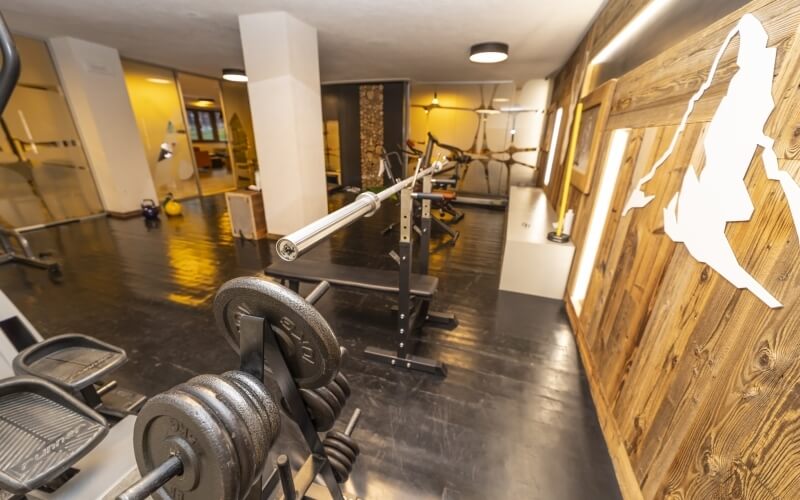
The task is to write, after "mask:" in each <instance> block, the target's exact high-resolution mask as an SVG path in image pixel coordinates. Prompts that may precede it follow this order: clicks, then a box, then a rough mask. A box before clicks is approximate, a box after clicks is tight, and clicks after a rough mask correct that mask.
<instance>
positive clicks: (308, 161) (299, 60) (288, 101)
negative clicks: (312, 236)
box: [239, 12, 328, 235]
mask: <svg viewBox="0 0 800 500" xmlns="http://www.w3.org/2000/svg"><path fill="white" fill-rule="evenodd" d="M239 31H240V33H241V37H242V49H243V52H244V62H245V70H246V72H247V76H248V79H249V82H248V84H247V90H248V94H249V96H250V109H251V111H252V117H253V130H254V133H255V138H256V151H257V153H258V160H259V168H260V176H261V187H262V194H263V197H264V209H265V211H266V216H267V229H268V231H269V232H270V233H272V234H280V235H285V234H288V233H290V232H292V231H294V230H296V229H298V228H300V227H302V226H304V225H306V224H308V223H310V222H312V221H314V220H316V219H318V218H319V217H322V216H324V215H325V214H327V211H328V205H327V192H326V184H325V148H324V142H323V132H322V99H321V96H320V93H321V89H320V81H319V55H318V52H317V31H316V29H314V28H313V27H311V26H309V25H307V24H305V23H303V22H302V21H299V20H298V19H296V18H294V17H292V16H291V15H289V14H287V13H285V12H267V13H259V14H247V15H243V16H240V17H239Z"/></svg>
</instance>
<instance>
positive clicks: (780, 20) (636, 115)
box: [608, 0, 800, 128]
mask: <svg viewBox="0 0 800 500" xmlns="http://www.w3.org/2000/svg"><path fill="white" fill-rule="evenodd" d="M747 12H754V14H755V15H756V17H758V19H759V20H760V21H761V22H762V23H763V25H764V28H765V29H766V30H767V33H768V34H769V44H770V45H771V46H772V45H775V46H777V47H778V61H777V63H776V68H780V66H781V64H782V63H783V57H784V55H785V54H786V51H787V50H786V49H787V45H788V44H790V43H791V40H792V39H793V37H794V33H795V31H796V29H797V25H798V23H800V3H797V2H785V1H783V2H782V1H777V0H761V1H756V2H751V4H748V5H747V6H745V7H743V8H741V9H739V10H738V11H736V12H734V13H733V14H731V15H729V16H727V17H725V18H724V19H722V20H720V21H718V22H717V23H714V24H713V25H711V26H709V27H708V28H706V29H705V30H703V31H701V32H700V33H698V34H696V35H695V36H693V37H690V38H688V39H686V40H684V41H682V42H681V43H679V44H677V45H675V46H673V47H672V48H671V49H669V50H667V51H665V52H663V53H662V54H660V55H659V56H657V57H655V58H653V59H651V60H649V61H648V62H646V63H644V64H642V65H641V66H639V67H638V68H636V69H634V70H632V71H630V72H629V73H627V74H625V75H623V76H622V77H620V78H619V81H618V82H617V92H616V94H615V100H614V104H613V106H612V110H611V117H610V118H609V121H608V127H609V128H620V127H652V126H659V125H674V124H677V123H678V122H679V121H680V119H681V117H682V115H683V113H684V111H685V109H686V103H687V102H688V101H689V98H690V97H691V96H692V94H694V93H695V92H696V91H697V89H698V88H699V87H700V85H701V83H702V82H703V81H704V80H705V79H706V78H707V76H708V70H709V68H710V66H711V63H712V61H713V59H714V57H715V56H716V54H717V52H718V51H719V48H720V46H721V44H722V41H723V40H724V38H725V36H727V34H728V33H729V32H730V30H731V29H732V28H733V27H734V26H735V25H736V23H738V21H739V19H740V18H741V16H742V15H744V14H745V13H747ZM738 46H739V44H738V37H737V38H735V39H734V40H733V41H732V43H731V45H730V47H728V49H727V50H726V51H725V54H724V56H723V59H722V60H721V62H720V66H719V69H718V70H717V74H716V76H715V78H714V80H713V82H712V86H711V87H710V88H709V89H708V90H707V91H706V94H705V95H704V98H703V99H701V101H700V102H698V105H697V107H696V108H695V110H694V112H693V113H692V116H691V120H692V121H693V122H703V121H708V120H710V118H711V115H712V114H713V113H714V111H715V110H716V108H717V105H718V104H719V100H720V99H721V98H722V96H724V95H725V92H726V91H727V87H728V83H729V81H730V78H731V77H732V76H733V74H734V73H735V72H736V69H737V68H736V61H735V59H736V55H737V53H738Z"/></svg>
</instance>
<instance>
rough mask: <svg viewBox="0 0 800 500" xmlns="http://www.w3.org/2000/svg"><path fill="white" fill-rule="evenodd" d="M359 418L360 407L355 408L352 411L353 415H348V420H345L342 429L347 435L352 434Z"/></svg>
mask: <svg viewBox="0 0 800 500" xmlns="http://www.w3.org/2000/svg"><path fill="white" fill-rule="evenodd" d="M360 418H361V408H356V411H354V412H353V416H352V417H350V421H348V422H347V427H345V429H344V433H345V435H347V436H350V435H351V434H353V431H354V430H355V428H356V425H358V419H360Z"/></svg>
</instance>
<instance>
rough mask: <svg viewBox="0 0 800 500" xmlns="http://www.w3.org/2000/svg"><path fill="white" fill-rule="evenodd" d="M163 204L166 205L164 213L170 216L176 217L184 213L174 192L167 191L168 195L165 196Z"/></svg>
mask: <svg viewBox="0 0 800 500" xmlns="http://www.w3.org/2000/svg"><path fill="white" fill-rule="evenodd" d="M162 205H163V206H164V213H165V214H167V215H168V216H169V217H176V216H178V215H181V214H182V213H183V208H182V207H181V204H180V203H178V200H176V199H175V197H174V196H173V195H172V193H167V197H166V198H164V202H163V203H162Z"/></svg>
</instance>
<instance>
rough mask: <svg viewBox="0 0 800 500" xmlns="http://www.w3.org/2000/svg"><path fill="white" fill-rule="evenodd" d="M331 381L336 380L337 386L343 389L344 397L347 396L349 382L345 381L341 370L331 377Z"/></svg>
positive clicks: (348, 395)
mask: <svg viewBox="0 0 800 500" xmlns="http://www.w3.org/2000/svg"><path fill="white" fill-rule="evenodd" d="M333 381H334V382H336V383H337V384H338V385H339V387H341V388H342V391H344V396H345V398H349V397H350V382H348V381H347V378H346V377H345V376H344V374H342V372H339V373H337V374H336V376H335V377H334V378H333Z"/></svg>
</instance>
